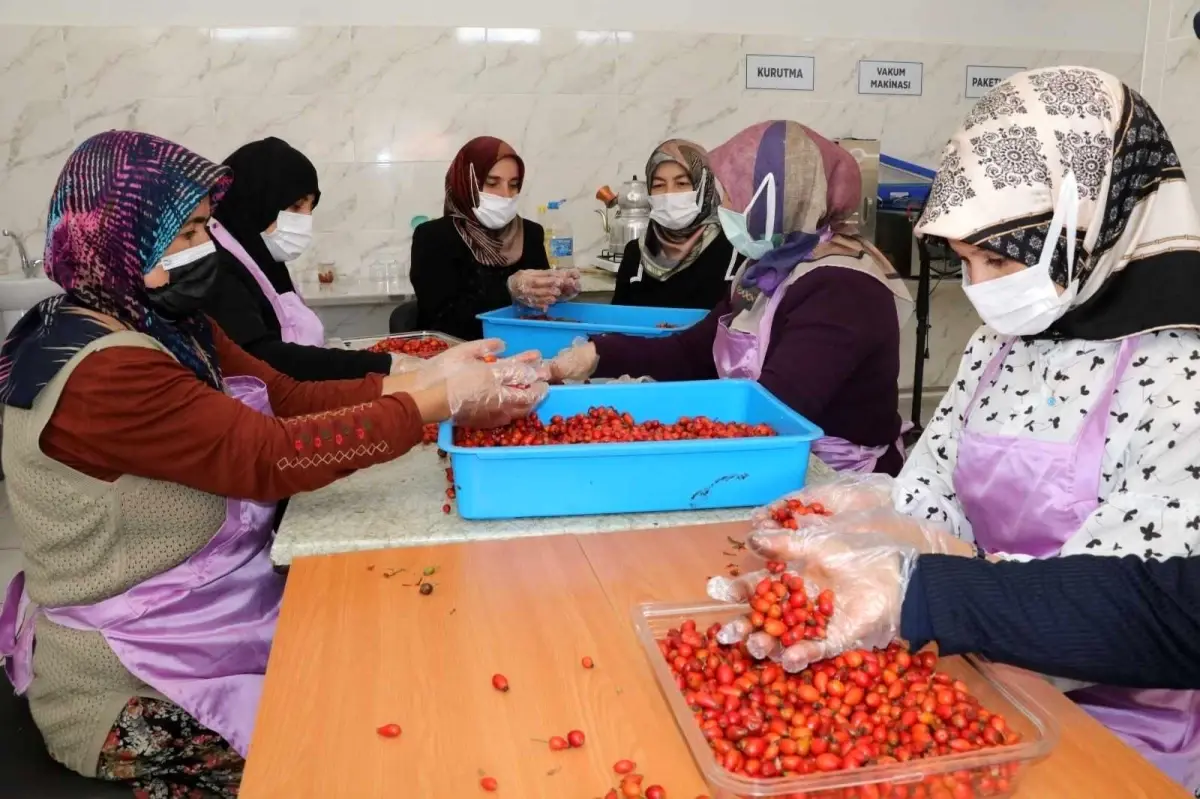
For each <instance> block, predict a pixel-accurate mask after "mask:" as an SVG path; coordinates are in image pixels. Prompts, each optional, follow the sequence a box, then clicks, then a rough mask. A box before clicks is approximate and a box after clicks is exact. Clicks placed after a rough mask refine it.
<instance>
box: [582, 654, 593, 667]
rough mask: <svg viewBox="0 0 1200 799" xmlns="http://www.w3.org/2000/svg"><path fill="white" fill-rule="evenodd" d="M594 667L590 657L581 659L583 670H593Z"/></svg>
mask: <svg viewBox="0 0 1200 799" xmlns="http://www.w3.org/2000/svg"><path fill="white" fill-rule="evenodd" d="M595 666H596V663H595V661H593V660H592V659H591V658H590V657H585V658H584V659H583V667H584V668H585V669H591V668H595Z"/></svg>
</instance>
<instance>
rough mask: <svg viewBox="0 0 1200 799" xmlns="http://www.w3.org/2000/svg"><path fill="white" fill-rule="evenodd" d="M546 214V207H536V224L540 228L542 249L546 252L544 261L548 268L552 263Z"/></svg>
mask: <svg viewBox="0 0 1200 799" xmlns="http://www.w3.org/2000/svg"><path fill="white" fill-rule="evenodd" d="M547 213H549V209H548V208H547V206H545V205H539V206H538V224H539V225H541V226H542V249H544V250H545V251H546V261H547V262H549V264H550V266H554V262H553V261H551V260H550V220H549V219H547V218H546V215H547Z"/></svg>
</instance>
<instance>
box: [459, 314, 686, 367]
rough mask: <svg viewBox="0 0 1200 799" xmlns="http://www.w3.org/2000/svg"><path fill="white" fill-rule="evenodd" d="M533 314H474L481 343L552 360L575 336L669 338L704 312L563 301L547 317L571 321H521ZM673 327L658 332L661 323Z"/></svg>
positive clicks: (660, 328) (510, 351)
mask: <svg viewBox="0 0 1200 799" xmlns="http://www.w3.org/2000/svg"><path fill="white" fill-rule="evenodd" d="M536 313H538V312H537V311H533V310H530V309H529V308H524V307H518V306H516V305H512V306H509V307H507V308H501V309H499V310H496V311H489V312H487V313H483V314H479V316H478V317H476V318H477V319H479V320H480V321H481V322H483V336H484V338H498V339H503V341H504V343H505V345H507V351H508V352H509V353H517V352H524V351H525V350H538V351H540V352H541V353H542V355H543V356H545V357H547V358H553V357H554V356H555V355H558V353H559V352H560V351H562V349H563V348H564V347H569V346H570V345H571V342H573V341H574V340H575V339H577V338H579V337H580V336H592V335H598V334H600V333H624V334H626V335H630V336H650V337H655V338H657V337H659V336H669V335H671V334H672V333H678V332H679V331H680V330H682V329H684V328H687V327H691V326H692V325H694V324H696V323H697V322H699V321H700V320H701V319H703V318H704V317H705V316H706V315H707V314H708V312H707V311H701V310H695V309H691V308H644V307H639V306H634V305H599V304H597V303H591V302H562V303H559V304H557V305H552V306H550V310H549V311H548V312H547V314H548V315H549V316H553V317H557V318H561V319H572V320H575V321H571V322H547V321H545V320H540V319H523V318H522V317H523V316H532V315H534V314H536ZM663 323H665V324H670V325H675V327H673V328H662V327H658V325H660V324H663Z"/></svg>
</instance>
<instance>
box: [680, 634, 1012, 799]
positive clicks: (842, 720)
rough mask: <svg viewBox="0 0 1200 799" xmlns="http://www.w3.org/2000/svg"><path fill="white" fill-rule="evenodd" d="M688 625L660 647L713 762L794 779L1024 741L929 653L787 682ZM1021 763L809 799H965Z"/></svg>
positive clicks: (994, 791) (999, 790)
mask: <svg viewBox="0 0 1200 799" xmlns="http://www.w3.org/2000/svg"><path fill="white" fill-rule="evenodd" d="M720 627H721V625H719V624H713V625H712V626H711V627H709V628H708V629H707V630H705V631H701V630H699V629H697V626H696V623H695V622H694V621H690V620H689V621H685V622H684V623H683V624H682V625H681V626H680V627H679V628H677V629H672V630H670V631H668V632H667V634H666V636H665V637H664V638H662V639H661V640H659V642H658V646H659V650H660V651H661V652H662V655H663V657H664V658H666V660H667V663H668V665H669V666H670V668H671V672H672V674H673V675H674V676H675V681H676V685H677V686H678V687H679V690H680V691H682V692H683V695H684V697H685V699H686V701H687V704H688V705H689V706H690V707H691V709H692V711H693V712H694V714H695V720H696V723H697V724H699V725H700V728H701V731H702V732H703V733H704V737H705V739H706V740H707V741H708V743H709V746H710V747H711V748H712V752H713V755H714V757H715V758H716V760H717V762H718V763H720V764H721V765H722V766H723V767H724V768H725V769H727V770H728V771H730V772H732V773H734V774H737V775H740V776H745V777H752V778H768V779H771V778H782V777H796V776H802V775H806V774H815V773H818V772H835V771H845V770H852V769H858V768H862V767H864V766H871V765H881V764H888V763H902V762H906V761H909V760H919V759H923V758H930V757H938V756H942V755H951V754H957V753H960V752H972V751H977V750H980V749H988V748H993V747H998V746H1007V745H1011V744H1015V743H1017V742H1018V741H1019V740H1020V735H1019V734H1018V733H1017V732H1016V731H1014V730H1012V729H1010V728H1009V727H1008V725H1007V723H1006V722H1005V719H1004V717H1003V716H1001V715H999V714H995V713H992V712H990V711H989V710H987V709H986V708H984V707H983V706H982V705H981V704H980V702H979V700H978V699H976V698H975V697H974V696H972V695H971V693H970V691H969V689H968V687H967V685H966V684H965V683H964V682H962V681H961V680H955V679H954V678H953V677H951V676H950V675H948V674H945V673H941V672H938V671H936V666H937V656H936V655H935V654H934V653H932V652H919V653H916V654H910V653H909V652H908V650H907V649H906V648H905V647H904V646H903V645H902V644H900V643H893V644H891V645H890V646H889V647H888V648H887V649H886V650H877V651H873V652H869V651H863V650H852V651H849V652H845V653H843V654H841V655H839V656H838V657H836V658H832V659H829V660H824V661H820V662H818V663H814V664H812V665H811V666H809V667H808V668H807V669H805V670H804V671H802V672H800V673H798V674H787V673H786V672H784V670H783V669H782V668H781V667H780V666H778V665H776V664H774V663H771V662H770V661H758V660H755V659H754V658H752V657H751V656H750V654H749V652H747V650H746V647H745V644H736V645H731V646H726V645H723V644H721V643H719V642H718V641H717V639H716V635H717V632H718V631H719V630H720ZM1017 768H1019V764H1015V763H1014V764H1006V765H1002V766H993V767H983V768H977V769H972V770H970V771H956V772H953V773H948V774H937V775H933V776H930V777H928V778H927V779H926V780H925V781H924V783H921V784H907V785H888V784H872V785H860V786H857V787H854V788H845V789H840V790H837V791H822V792H810V793H807V794H804V796H805V797H806V799H825V798H826V797H830V799H832V798H833V797H837V799H916V797H922V799H968V797H980V796H996V795H1003V794H1007V793H1008V792H1009V791H1010V790H1011V781H1012V778H1013V776H1014V774H1015V771H1016V769H1017Z"/></svg>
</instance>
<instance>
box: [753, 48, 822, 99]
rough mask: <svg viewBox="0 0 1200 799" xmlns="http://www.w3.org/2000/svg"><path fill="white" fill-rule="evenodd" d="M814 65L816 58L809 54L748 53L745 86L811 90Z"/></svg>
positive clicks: (800, 90) (813, 83)
mask: <svg viewBox="0 0 1200 799" xmlns="http://www.w3.org/2000/svg"><path fill="white" fill-rule="evenodd" d="M816 67H817V59H815V58H813V57H812V56H810V55H748V56H746V88H747V89H783V90H786V91H793V92H811V91H812V90H813V89H814V88H815V86H816V83H815V81H814V73H815V72H816Z"/></svg>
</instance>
